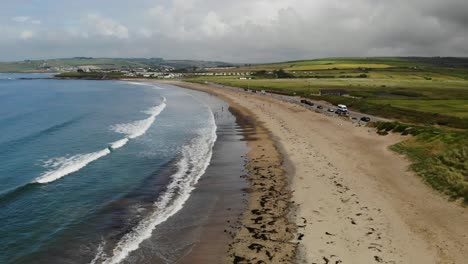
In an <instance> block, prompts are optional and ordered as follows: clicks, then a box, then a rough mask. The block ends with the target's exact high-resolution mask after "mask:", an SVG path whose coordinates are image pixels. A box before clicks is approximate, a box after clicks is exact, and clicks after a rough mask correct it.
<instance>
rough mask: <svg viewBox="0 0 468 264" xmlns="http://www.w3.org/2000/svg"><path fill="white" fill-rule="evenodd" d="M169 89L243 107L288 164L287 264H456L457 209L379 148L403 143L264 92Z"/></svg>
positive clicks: (460, 240)
mask: <svg viewBox="0 0 468 264" xmlns="http://www.w3.org/2000/svg"><path fill="white" fill-rule="evenodd" d="M171 84H174V85H177V86H180V87H185V88H191V89H196V90H201V91H205V92H209V93H211V94H216V95H218V96H220V97H221V98H222V99H223V100H226V99H227V100H226V101H228V102H229V101H230V102H235V103H237V104H239V105H241V106H242V107H244V108H246V109H249V111H250V113H255V114H254V115H253V114H252V118H254V119H255V120H256V122H261V124H262V126H264V128H265V129H266V130H267V131H269V133H270V134H271V135H270V137H271V138H274V139H275V140H276V142H275V145H276V149H278V150H279V152H281V153H280V154H281V155H282V157H285V158H287V159H289V160H290V163H291V164H292V170H291V169H288V168H286V170H287V174H288V175H287V177H288V178H290V179H291V180H290V182H289V186H288V187H287V188H290V189H291V192H292V195H291V196H292V197H291V200H290V203H289V208H288V209H287V210H288V212H290V213H291V214H293V215H291V217H290V218H289V219H292V220H294V221H295V224H296V226H297V232H291V234H296V236H295V237H294V236H291V237H290V240H289V242H290V243H291V244H294V245H296V244H295V243H297V258H296V259H295V262H297V263H313V262H316V263H326V262H329V263H463V261H465V260H466V257H467V256H466V255H467V253H466V252H467V247H468V236H467V235H466V231H464V230H468V214H467V213H466V208H463V207H461V206H460V205H459V204H457V203H452V202H449V201H447V198H446V197H444V196H443V195H441V194H439V193H437V192H436V191H434V190H433V189H431V188H430V187H429V186H427V185H426V184H425V183H424V182H423V181H422V179H421V178H419V177H418V176H416V175H415V174H414V173H413V172H411V171H409V169H408V167H409V165H410V162H409V161H408V160H407V159H405V158H404V157H403V156H401V155H398V154H396V153H394V152H392V151H390V150H389V149H388V147H389V146H391V145H393V144H395V143H397V142H400V141H401V140H403V139H404V137H402V136H400V135H394V134H392V135H389V136H385V137H382V136H378V135H376V133H375V130H374V129H372V128H367V127H363V126H360V125H358V124H354V123H352V122H347V121H345V120H342V119H340V118H338V117H331V116H326V115H322V114H318V113H314V112H312V111H309V110H307V109H306V108H304V107H302V106H300V105H297V104H294V103H291V102H286V101H282V100H278V99H277V98H274V97H273V96H270V95H268V94H267V95H259V94H252V93H246V92H244V91H242V89H237V90H236V89H230V88H226V89H222V88H220V87H213V86H209V85H201V84H192V83H182V82H171ZM278 146H280V148H278ZM281 169H285V168H284V166H281ZM462 230H463V231H462ZM241 232H242V229H241ZM244 248H245V247H244ZM238 260H241V259H238ZM231 263H232V261H231ZM239 263H242V261H239ZM267 263H268V262H267ZM270 263H272V262H270Z"/></svg>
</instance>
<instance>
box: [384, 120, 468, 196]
mask: <svg viewBox="0 0 468 264" xmlns="http://www.w3.org/2000/svg"><path fill="white" fill-rule="evenodd" d="M376 127H377V129H379V133H380V134H385V133H388V132H390V131H393V132H398V133H402V134H405V135H406V134H412V135H413V137H410V138H408V139H407V140H405V141H402V142H400V143H398V144H396V145H393V146H392V147H391V149H392V150H394V151H396V152H398V153H401V154H404V155H406V156H407V157H408V158H409V159H410V160H412V161H413V164H412V166H411V168H412V169H413V170H414V171H415V172H416V173H418V174H419V175H420V176H422V177H423V179H424V180H425V181H426V182H427V183H428V184H430V185H431V186H432V187H434V188H435V189H436V190H438V191H441V192H443V193H445V194H447V195H449V196H450V197H452V198H453V199H458V198H463V199H464V202H465V203H468V159H467V156H468V131H466V130H465V131H459V130H458V131H457V130H443V129H438V128H431V127H418V126H411V125H407V124H402V123H397V122H395V123H378V124H376Z"/></svg>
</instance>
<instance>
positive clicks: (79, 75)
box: [55, 72, 124, 80]
mask: <svg viewBox="0 0 468 264" xmlns="http://www.w3.org/2000/svg"><path fill="white" fill-rule="evenodd" d="M55 77H56V78H64V79H66V78H72V79H96V80H101V79H104V80H106V79H121V78H123V77H124V75H123V74H121V73H101V72H64V73H60V74H57V75H55Z"/></svg>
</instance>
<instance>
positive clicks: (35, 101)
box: [0, 74, 246, 263]
mask: <svg viewBox="0 0 468 264" xmlns="http://www.w3.org/2000/svg"><path fill="white" fill-rule="evenodd" d="M50 77H52V76H51V75H48V74H26V75H24V74H0V129H1V133H0V161H1V163H0V164H1V165H0V223H1V225H0V234H1V236H0V252H1V253H0V263H120V262H132V263H133V262H134V261H129V259H128V258H129V257H131V255H132V254H135V252H137V251H138V250H139V249H140V247H141V245H142V243H143V242H144V241H146V240H148V239H150V237H151V236H152V235H154V234H153V232H155V231H154V230H155V229H157V227H158V226H159V225H160V224H162V223H165V222H166V221H168V220H169V221H170V219H171V217H174V215H176V214H178V213H180V210H181V209H182V208H183V207H184V204H186V202H187V201H188V200H189V199H190V197H191V193H192V192H193V190H194V189H196V186H197V183H198V182H199V181H200V179H201V177H202V176H203V175H204V174H205V172H206V170H207V168H208V167H209V165H210V162H211V159H212V156H213V149H214V146H215V143H216V142H217V138H218V136H219V135H218V134H219V132H218V133H217V129H218V126H224V127H227V128H228V129H227V130H229V129H231V127H232V129H234V130H232V131H234V132H233V133H231V132H229V133H227V134H229V135H231V136H232V137H236V139H235V140H233V142H234V143H232V144H234V145H233V146H234V148H235V146H238V147H237V149H236V150H234V153H243V152H245V151H246V150H245V145H243V143H241V140H238V139H240V137H241V136H240V135H239V134H238V133H236V132H235V129H236V128H235V125H234V124H235V119H234V118H233V116H232V115H230V114H229V113H227V108H228V106H227V105H226V104H225V103H223V102H222V101H220V100H218V99H214V98H211V96H209V95H206V94H202V93H200V92H195V91H188V90H185V89H182V88H178V87H175V86H171V85H162V84H152V83H138V82H125V81H89V80H55V79H50ZM218 112H219V113H218ZM220 113H225V115H226V117H225V118H224V119H223V121H219V120H218V121H217V120H216V119H217V118H219V115H220ZM216 144H221V143H216ZM220 147H221V146H220ZM238 156H239V155H237V156H236V158H233V159H231V162H233V161H235V164H237V163H239V164H241V163H242V159H241V158H240V157H238ZM236 159H237V160H236ZM236 166H237V165H236ZM236 168H237V169H238V171H239V173H240V170H241V168H240V165H239V166H237V167H236ZM236 177H238V176H237V175H236ZM207 200H208V201H209V200H210V199H209V198H208V199H207ZM166 224H167V223H166ZM154 243H157V242H154ZM154 243H153V245H154ZM161 247H162V245H161ZM141 254H143V255H145V254H146V255H147V254H150V255H151V254H153V253H147V252H146V253H145V252H143V253H141ZM165 254H166V255H167V254H168V253H167V252H166V253H165ZM174 254H175V253H174ZM175 257H177V256H174V258H175ZM134 258H140V259H143V261H142V262H143V263H144V262H145V261H144V259H145V258H141V256H134ZM149 258H151V259H156V258H155V257H154V256H149ZM146 259H148V258H146ZM160 259H163V258H160ZM165 259H166V261H161V263H170V262H171V256H166V257H165ZM136 262H138V261H136ZM154 263H157V261H155V262H154Z"/></svg>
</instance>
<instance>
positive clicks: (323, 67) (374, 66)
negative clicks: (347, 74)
mask: <svg viewBox="0 0 468 264" xmlns="http://www.w3.org/2000/svg"><path fill="white" fill-rule="evenodd" d="M391 67H392V66H391V65H388V64H377V63H332V64H310V65H300V64H299V65H298V64H292V65H291V66H290V67H287V68H285V69H284V70H287V71H313V70H328V69H356V68H371V69H381V68H391Z"/></svg>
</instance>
